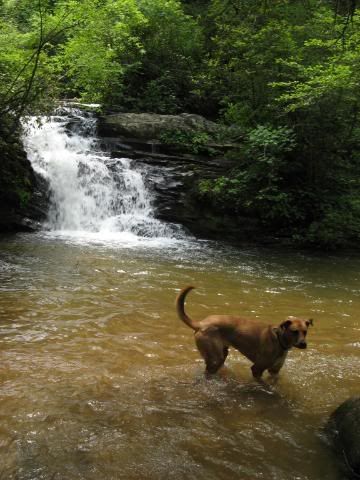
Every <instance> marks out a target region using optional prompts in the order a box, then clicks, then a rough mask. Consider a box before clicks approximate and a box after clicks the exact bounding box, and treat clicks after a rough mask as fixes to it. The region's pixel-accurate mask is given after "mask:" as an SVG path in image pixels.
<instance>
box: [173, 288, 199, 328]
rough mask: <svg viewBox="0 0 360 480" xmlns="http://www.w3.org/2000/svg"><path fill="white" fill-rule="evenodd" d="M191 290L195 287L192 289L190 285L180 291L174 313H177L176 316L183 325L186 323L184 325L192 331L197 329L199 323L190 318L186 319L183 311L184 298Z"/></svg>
mask: <svg viewBox="0 0 360 480" xmlns="http://www.w3.org/2000/svg"><path fill="white" fill-rule="evenodd" d="M193 288H195V287H192V286H191V285H189V286H188V287H185V288H183V289H182V290H181V292H180V293H179V295H178V296H177V297H176V301H175V306H176V311H177V314H178V316H179V318H180V319H181V320H182V321H183V322H184V323H186V325H188V326H189V327H190V328H192V329H193V330H198V329H199V323H198V322H196V321H194V320H192V319H191V318H190V317H188V316H187V315H186V313H185V310H184V303H185V297H186V295H187V294H188V293H189V292H190V290H192V289H193Z"/></svg>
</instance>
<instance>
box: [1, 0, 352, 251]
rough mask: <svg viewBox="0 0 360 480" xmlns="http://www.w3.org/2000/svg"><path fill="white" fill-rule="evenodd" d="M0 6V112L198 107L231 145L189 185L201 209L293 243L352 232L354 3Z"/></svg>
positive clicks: (108, 0) (198, 0) (75, 0)
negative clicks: (218, 170) (69, 101)
mask: <svg viewBox="0 0 360 480" xmlns="http://www.w3.org/2000/svg"><path fill="white" fill-rule="evenodd" d="M0 13H1V18H0V117H1V118H5V117H8V116H9V115H12V116H13V117H14V118H15V119H18V118H19V117H20V116H21V115H23V114H25V113H26V112H34V111H36V110H39V109H40V110H44V109H45V110H46V108H48V107H49V105H51V102H52V101H53V99H56V98H59V97H61V98H64V97H65V98H66V97H77V98H80V99H83V100H86V101H89V102H100V103H101V104H102V105H103V108H105V109H106V108H107V109H114V110H116V109H121V110H132V111H153V112H159V113H176V112H179V111H189V112H195V113H202V114H205V115H207V116H210V117H212V118H215V119H217V120H218V121H220V122H223V124H224V127H225V130H226V129H227V131H228V133H229V140H231V141H234V140H235V141H236V142H237V143H241V147H239V149H238V151H236V152H233V153H232V155H233V156H234V158H235V159H236V161H237V166H236V168H235V169H234V171H232V172H231V173H230V174H227V175H226V174H224V175H223V176H222V177H220V178H218V179H215V180H212V181H210V180H206V181H202V182H200V189H199V194H200V195H201V197H202V198H203V199H204V200H205V199H206V201H207V202H210V203H211V205H212V206H213V208H214V209H217V210H219V211H223V210H226V211H227V212H228V213H230V214H233V215H235V216H236V215H238V214H242V215H244V214H246V215H248V216H252V217H256V218H258V219H260V220H261V222H262V224H263V225H264V228H266V231H267V232H270V233H272V234H273V233H281V234H284V235H287V236H288V237H292V238H293V239H294V241H296V242H297V243H301V244H310V245H313V246H324V247H326V248H330V247H331V246H334V247H337V246H341V245H347V244H349V245H354V244H356V242H357V241H358V240H359V231H360V228H359V224H360V208H359V197H360V195H359V194H360V190H359V189H360V185H359V180H358V178H359V173H360V168H359V161H360V127H359V125H360V124H359V112H360V68H359V66H360V9H359V8H358V6H357V3H356V2H332V1H329V0H307V1H306V2H294V1H291V0H274V1H272V2H268V1H265V0H253V1H251V2H249V1H245V0H183V1H179V0H36V1H32V0H16V1H15V0H2V2H0ZM166 136H167V138H165V137H166ZM165 137H164V139H163V140H164V141H168V142H169V143H171V142H172V141H176V142H177V143H179V144H182V145H183V146H185V145H186V148H190V149H191V150H192V151H193V152H195V153H203V152H204V145H205V144H206V143H207V139H205V138H202V137H201V135H200V134H196V135H195V136H192V137H191V138H190V137H186V136H185V137H186V138H185V137H184V136H183V135H182V134H181V135H180V134H179V132H172V133H171V132H168V133H167V134H166V135H165ZM207 153H211V152H207Z"/></svg>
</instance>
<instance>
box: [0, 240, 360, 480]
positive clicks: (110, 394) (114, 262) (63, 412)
mask: <svg viewBox="0 0 360 480" xmlns="http://www.w3.org/2000/svg"><path fill="white" fill-rule="evenodd" d="M359 271H360V258H357V257H351V256H335V255H326V256H325V255H323V256H321V255H310V254H304V253H294V252H276V251H271V250H262V249H235V248H231V247H225V246H223V245H217V244H214V243H209V242H197V241H189V242H185V241H179V242H174V243H169V244H166V243H165V244H162V243H161V242H160V243H158V244H157V243H156V242H155V243H151V242H144V243H141V242H138V243H137V242H133V243H123V244H117V243H116V242H107V243H102V242H100V241H99V242H97V241H91V242H89V241H85V240H81V239H80V240H78V241H75V240H74V239H66V238H57V237H54V236H49V235H45V234H39V235H26V234H23V235H16V236H8V237H2V238H1V239H0V360H1V361H0V418H1V422H0V478H2V479H6V480H7V479H16V480H23V479H44V480H45V479H46V480H47V479H66V480H72V479H89V480H92V479H94V480H95V479H96V480H101V479H122V478H124V479H129V480H137V479H149V480H159V479H174V480H175V479H176V480H180V479H181V480H183V479H184V480H185V479H186V480H190V479H194V480H195V479H196V480H201V479H206V480H215V479H216V480H221V479H224V480H225V479H229V480H231V479H245V480H247V479H276V480H289V479H301V480H306V479H309V480H318V479H328V480H338V479H339V478H341V476H340V473H339V472H338V470H337V466H336V462H335V460H334V459H333V454H332V452H331V450H330V449H329V446H328V445H327V442H326V439H325V437H324V434H323V426H324V423H325V422H326V419H327V417H328V415H329V414H330V413H331V412H332V410H333V409H334V408H335V407H336V406H337V405H338V404H339V403H341V402H342V401H344V400H345V399H346V398H348V397H349V396H351V395H358V394H359V391H360V383H359V367H360V319H359V307H360V282H359V280H360V278H359V277H360V273H359ZM189 283H191V284H195V285H196V286H197V289H196V290H194V291H193V292H191V293H190V294H189V296H188V302H187V311H188V313H189V314H190V315H191V316H193V317H194V318H201V317H204V316H205V315H207V314H209V313H210V312H214V313H241V314H243V315H247V316H249V317H252V318H258V319H261V320H264V321H269V322H270V323H276V322H278V321H281V320H283V319H284V318H285V317H286V316H288V315H298V316H304V317H313V318H314V327H313V329H312V330H311V331H310V332H309V336H308V349H307V350H305V351H299V350H297V351H295V350H293V351H291V352H290V354H289V356H288V360H287V362H286V364H285V366H284V368H283V369H282V371H281V374H280V379H279V382H278V383H277V384H276V385H272V384H265V385H259V384H257V383H256V382H254V381H253V379H252V377H251V372H250V369H249V367H250V364H249V362H248V361H247V360H246V359H245V358H244V357H243V356H241V354H239V353H238V352H236V351H234V350H232V351H231V353H230V355H229V357H228V360H227V367H226V368H224V369H223V371H222V372H221V373H220V374H219V375H217V376H216V377H215V378H214V379H213V380H205V379H204V377H203V363H202V361H201V359H200V358H199V354H198V352H197V350H196V348H195V346H194V342H193V334H192V331H191V330H190V329H189V328H188V327H186V326H185V325H184V324H182V323H181V322H180V320H178V319H177V317H176V315H175V311H174V298H175V296H176V294H177V292H178V290H179V288H181V287H182V286H184V285H187V284H189ZM265 379H266V376H265Z"/></svg>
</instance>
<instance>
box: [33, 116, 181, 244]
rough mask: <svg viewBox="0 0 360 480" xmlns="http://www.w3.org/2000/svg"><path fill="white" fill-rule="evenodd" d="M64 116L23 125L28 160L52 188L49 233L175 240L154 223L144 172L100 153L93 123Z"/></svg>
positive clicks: (169, 231)
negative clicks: (116, 235)
mask: <svg viewBox="0 0 360 480" xmlns="http://www.w3.org/2000/svg"><path fill="white" fill-rule="evenodd" d="M59 113H61V115H55V116H51V117H48V118H42V119H41V120H40V121H39V120H38V119H37V118H30V119H27V120H26V121H25V122H24V124H25V135H24V146H25V149H26V150H27V153H28V157H29V159H30V161H31V163H32V165H33V168H34V169H35V171H37V172H38V173H39V174H41V175H42V176H44V177H45V178H46V179H47V180H48V181H49V185H50V190H51V208H50V212H49V218H48V221H47V224H46V225H45V227H46V228H47V229H48V230H50V231H57V232H68V233H69V232H72V234H74V233H75V232H82V233H83V232H89V233H90V232H92V233H94V232H98V233H102V234H104V235H106V234H111V233H119V232H123V233H124V232H126V233H130V234H132V235H136V236H138V237H151V238H154V237H174V236H176V235H177V233H178V232H177V231H176V228H174V227H173V226H172V225H169V224H165V223H163V222H160V221H159V220H157V219H155V218H154V212H153V209H152V206H151V196H150V193H149V191H148V189H147V188H146V187H145V184H144V178H143V174H142V172H141V171H139V170H135V169H133V168H132V165H131V160H129V159H127V158H121V159H111V158H110V157H109V156H108V155H107V154H106V153H104V152H103V151H101V150H100V148H99V147H98V144H97V139H96V137H95V134H94V132H95V126H96V120H95V119H94V117H93V116H91V115H89V114H87V115H86V114H84V113H83V112H82V111H81V110H78V109H73V108H72V109H64V108H63V109H62V110H61V112H59ZM69 125H71V126H72V128H71V129H69Z"/></svg>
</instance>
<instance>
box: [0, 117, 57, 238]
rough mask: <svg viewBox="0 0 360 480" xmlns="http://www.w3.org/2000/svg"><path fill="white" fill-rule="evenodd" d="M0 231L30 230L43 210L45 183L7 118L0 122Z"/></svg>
mask: <svg viewBox="0 0 360 480" xmlns="http://www.w3.org/2000/svg"><path fill="white" fill-rule="evenodd" d="M0 152H1V153H0V156H1V162H0V232H14V231H34V230H36V229H38V228H39V225H40V222H41V221H42V220H44V218H45V217H46V212H47V205H48V199H47V185H46V182H45V180H44V179H42V178H41V177H39V176H38V175H36V174H35V172H34V171H33V169H32V167H31V164H30V162H29V160H28V159H27V157H26V153H25V151H24V148H23V146H22V143H21V140H20V131H19V129H17V128H14V124H13V122H12V120H11V118H6V119H2V122H1V126H0Z"/></svg>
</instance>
